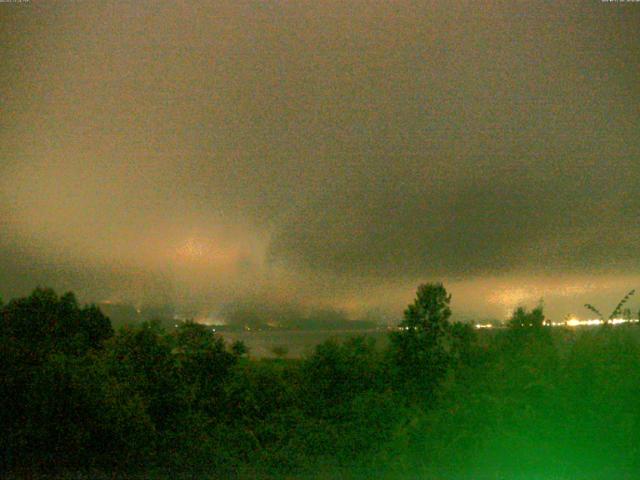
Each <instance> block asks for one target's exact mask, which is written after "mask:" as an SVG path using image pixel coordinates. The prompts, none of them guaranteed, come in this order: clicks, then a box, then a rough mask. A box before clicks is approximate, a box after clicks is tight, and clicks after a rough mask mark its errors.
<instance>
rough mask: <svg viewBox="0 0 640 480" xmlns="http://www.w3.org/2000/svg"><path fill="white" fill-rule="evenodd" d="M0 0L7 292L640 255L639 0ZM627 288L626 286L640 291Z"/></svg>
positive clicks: (572, 272)
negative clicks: (628, 0) (545, 0)
mask: <svg viewBox="0 0 640 480" xmlns="http://www.w3.org/2000/svg"><path fill="white" fill-rule="evenodd" d="M205 3H206V5H202V4H200V2H181V1H172V2H165V3H160V2H143V1H139V2H60V3H56V2H47V4H40V3H39V2H31V3H25V4H8V3H5V4H1V5H0V15H1V16H0V19H1V22H2V23H1V25H2V29H1V31H0V32H1V33H0V39H1V41H0V49H1V50H2V59H3V61H2V69H0V99H1V117H0V118H1V124H0V154H1V157H0V248H1V250H0V282H1V283H0V294H1V295H2V297H3V298H4V299H5V300H6V299H7V298H9V297H11V296H14V295H19V294H25V293H28V291H30V290H31V289H32V288H33V287H35V286H36V285H50V286H53V287H54V288H56V289H58V290H61V291H62V290H69V289H71V290H74V291H76V292H77V293H78V294H79V296H80V298H81V299H82V300H84V301H101V300H105V299H110V300H116V301H126V302H135V303H147V304H167V303H169V304H174V305H176V306H177V307H179V308H186V307H189V308H196V309H203V310H207V309H210V310H211V309H212V310H216V309H218V308H220V306H221V305H224V304H227V303H229V302H239V301H251V302H257V303H258V304H260V302H263V303H265V304H287V305H301V306H304V307H305V308H316V307H323V308H326V307H331V308H338V309H344V310H345V311H347V312H348V313H350V314H351V315H352V316H358V315H362V314H363V313H365V312H367V311H369V310H379V311H383V312H387V313H388V314H389V315H390V316H391V317H393V316H395V317H396V318H397V317H398V316H399V315H400V313H401V310H402V307H403V306H404V305H405V304H406V303H408V302H409V301H410V300H411V298H412V296H413V292H414V290H415V287H416V286H417V284H418V283H420V282H422V281H432V280H442V281H444V282H445V285H446V286H447V287H448V288H449V289H450V290H451V291H452V292H453V295H454V299H453V309H454V312H456V313H458V314H461V318H462V317H464V316H476V317H486V316H494V317H498V318H504V317H505V315H506V314H507V313H508V311H509V309H511V308H513V307H514V306H516V305H517V304H520V303H523V304H526V305H533V304H535V303H536V302H537V301H538V300H539V299H540V298H544V300H545V305H546V309H547V312H548V313H549V314H550V315H551V316H552V317H554V318H556V319H559V318H560V317H563V316H564V315H566V314H568V313H577V314H579V315H582V316H586V314H587V313H588V312H586V311H585V310H584V309H583V308H582V307H581V306H582V304H583V303H584V302H585V301H590V302H593V303H598V302H599V305H602V308H603V310H606V309H607V308H609V306H611V307H613V306H614V305H615V303H616V301H617V300H618V298H619V297H620V296H622V295H623V294H624V293H626V292H627V291H628V290H630V289H631V288H633V287H635V286H639V282H638V280H639V279H640V240H639V239H640V222H639V221H638V220H639V219H640V190H639V189H638V185H640V110H639V105H640V82H638V72H639V69H640V31H639V30H638V28H637V26H638V25H640V8H637V6H636V5H634V4H609V3H600V2H598V1H594V2H576V3H572V2H561V3H558V2H552V3H549V4H542V3H540V2H526V3H521V2H440V3H431V2H430V3H420V2H417V3H416V2H400V1H398V2H359V1H349V2H324V1H314V2H278V3H275V2H274V3H267V2H236V1H234V2H229V3H226V2H211V3H209V2H205ZM632 305H633V306H634V308H637V300H636V301H634V302H633V303H632Z"/></svg>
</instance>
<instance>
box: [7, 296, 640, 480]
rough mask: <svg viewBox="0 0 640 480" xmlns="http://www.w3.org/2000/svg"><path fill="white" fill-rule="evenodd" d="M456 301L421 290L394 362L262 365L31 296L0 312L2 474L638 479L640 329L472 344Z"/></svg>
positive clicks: (363, 340) (211, 343) (351, 347)
mask: <svg viewBox="0 0 640 480" xmlns="http://www.w3.org/2000/svg"><path fill="white" fill-rule="evenodd" d="M450 300H451V297H450V295H448V294H447V292H446V290H445V289H444V287H443V286H442V285H440V284H427V285H422V286H421V287H420V288H419V289H418V293H417V295H416V299H415V301H414V302H413V303H412V304H411V305H410V306H409V307H408V308H407V310H406V312H405V318H404V321H403V322H402V324H401V327H402V329H401V330H399V331H397V332H394V333H393V334H392V335H391V336H390V342H389V344H388V346H387V347H383V348H381V347H380V346H377V345H376V344H375V343H374V341H373V339H371V338H370V337H354V338H350V339H344V340H338V339H330V340H328V341H326V342H324V343H322V344H320V345H318V346H317V347H316V349H315V351H314V352H313V353H312V354H310V355H309V356H307V357H306V358H303V359H284V358H278V359H262V360H257V359H253V358H247V357H244V358H243V356H245V355H246V349H245V348H243V345H240V344H234V345H232V346H230V347H229V348H228V347H227V345H226V344H225V343H224V341H223V340H222V339H221V338H220V337H218V336H216V335H215V334H214V333H213V332H212V331H211V329H210V328H208V327H206V326H203V325H198V324H195V323H186V324H184V325H181V326H180V327H179V328H177V329H175V330H174V329H172V330H171V332H166V331H165V330H163V328H162V327H161V326H160V325H159V324H158V323H153V322H151V323H144V324H141V325H139V326H136V327H126V328H122V329H120V330H119V331H118V332H117V333H116V334H115V335H113V333H112V331H111V330H110V327H108V326H107V325H105V322H104V316H103V315H102V314H101V313H100V312H99V310H98V309H96V308H95V307H79V306H78V304H77V301H76V300H75V297H73V295H71V294H66V295H63V296H62V297H60V298H58V297H57V296H56V295H55V293H54V292H53V291H51V290H46V289H38V290H36V291H35V292H34V293H33V294H32V295H31V296H29V297H27V298H22V299H16V300H11V301H10V302H9V303H8V304H6V305H4V306H3V307H1V308H0V318H1V320H2V325H1V326H0V333H1V334H0V361H1V362H2V365H1V366H2V368H1V369H0V422H1V424H0V427H1V431H2V433H3V435H1V436H0V461H1V463H0V475H1V476H3V477H4V476H7V475H8V474H11V473H12V474H14V475H17V476H18V477H27V478H38V475H42V476H43V478H55V475H61V476H62V478H65V475H68V476H70V477H73V478H85V477H87V478H93V477H96V478H106V477H109V478H142V477H144V478H174V477H178V478H182V477H194V478H443V479H449V478H485V479H498V478H559V479H565V478H590V479H603V480H604V479H610V478H635V476H636V474H637V472H638V471H639V469H640V460H638V459H639V458H640V410H638V409H637V407H636V406H637V405H638V404H639V403H640V393H639V391H638V388H637V386H638V385H639V384H640V334H639V333H638V329H637V328H634V327H633V326H629V325H627V326H621V327H616V328H605V329H602V328H600V329H594V330H585V331H575V330H569V329H567V330H564V329H553V330H552V329H550V328H544V327H543V324H544V314H543V312H542V308H541V307H539V308H537V309H534V310H532V311H527V310H525V309H519V310H516V312H514V315H513V317H512V319H511V322H510V326H511V328H510V329H508V330H506V331H501V330H498V331H493V332H481V333H479V332H476V331H475V329H473V328H472V327H471V326H470V325H466V324H459V323H454V324H450V323H449V317H450V315H451V310H450V308H449V304H450ZM281 357H284V355H283V356H281ZM425 400H427V401H425ZM69 472H72V473H69Z"/></svg>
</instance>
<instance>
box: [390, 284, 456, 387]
mask: <svg viewBox="0 0 640 480" xmlns="http://www.w3.org/2000/svg"><path fill="white" fill-rule="evenodd" d="M450 302H451V295H449V294H448V293H447V290H446V289H445V288H444V286H443V285H442V284H441V283H426V284H423V285H420V286H419V287H418V291H417V293H416V299H415V300H414V302H413V303H412V304H410V305H409V306H408V307H407V309H406V310H405V311H404V320H403V321H402V322H401V323H400V330H399V331H398V332H394V333H392V334H391V352H392V355H393V357H394V360H395V364H396V366H397V367H398V374H399V376H400V379H401V380H402V381H404V382H409V383H411V384H412V385H414V386H416V387H418V389H419V390H420V391H422V392H423V393H430V392H432V390H433V388H434V387H435V386H436V385H437V383H438V382H439V381H440V380H442V379H443V378H444V376H445V375H446V373H447V370H448V368H449V365H450V363H451V352H450V350H451V342H450V335H449V330H450V325H449V317H450V316H451V309H450V308H449V303H450Z"/></svg>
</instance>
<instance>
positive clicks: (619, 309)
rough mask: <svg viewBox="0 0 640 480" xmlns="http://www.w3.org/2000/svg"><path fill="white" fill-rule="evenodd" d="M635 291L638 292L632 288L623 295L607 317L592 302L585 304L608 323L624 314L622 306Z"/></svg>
mask: <svg viewBox="0 0 640 480" xmlns="http://www.w3.org/2000/svg"><path fill="white" fill-rule="evenodd" d="M635 293H636V291H635V290H631V291H630V292H629V293H627V294H626V295H625V296H624V297H622V298H621V299H620V301H619V302H618V304H617V305H616V307H615V308H614V309H613V311H612V312H611V314H610V315H609V317H608V318H607V319H605V318H604V316H603V315H602V313H600V311H599V310H598V309H597V308H596V307H594V306H593V305H591V304H590V303H585V305H584V306H585V307H586V308H588V309H589V310H591V311H592V312H593V313H595V314H596V315H597V316H598V318H599V319H600V320H602V321H603V322H604V323H605V324H608V323H609V322H611V320H613V319H614V318H618V317H620V316H621V315H622V308H623V307H624V305H625V304H626V303H627V302H628V301H629V299H630V298H631V297H632V296H633V295H634V294H635Z"/></svg>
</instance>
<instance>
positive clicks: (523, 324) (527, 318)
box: [509, 305, 545, 330]
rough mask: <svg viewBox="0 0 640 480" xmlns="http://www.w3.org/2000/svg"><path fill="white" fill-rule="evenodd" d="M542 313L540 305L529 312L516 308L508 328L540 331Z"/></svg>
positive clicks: (542, 318)
mask: <svg viewBox="0 0 640 480" xmlns="http://www.w3.org/2000/svg"><path fill="white" fill-rule="evenodd" d="M544 320H545V319H544V312H543V309H542V305H539V306H537V307H536V308H534V309H533V310H531V311H530V312H528V311H527V309H526V308H524V307H518V308H516V309H515V311H514V312H513V313H512V314H511V318H510V319H509V328H512V329H516V330H519V329H528V328H531V329H541V328H542V327H543V326H544Z"/></svg>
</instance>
